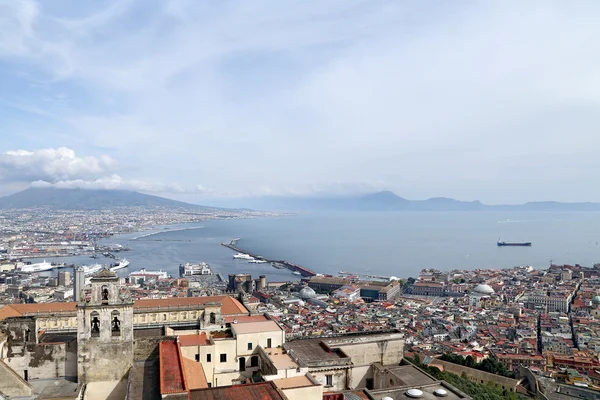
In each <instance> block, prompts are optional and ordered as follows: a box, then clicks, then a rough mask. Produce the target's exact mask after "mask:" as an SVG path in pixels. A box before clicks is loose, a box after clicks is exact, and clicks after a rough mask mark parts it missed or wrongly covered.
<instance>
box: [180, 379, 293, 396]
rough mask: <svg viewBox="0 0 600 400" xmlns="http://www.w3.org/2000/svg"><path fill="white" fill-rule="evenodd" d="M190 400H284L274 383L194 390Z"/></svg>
mask: <svg viewBox="0 0 600 400" xmlns="http://www.w3.org/2000/svg"><path fill="white" fill-rule="evenodd" d="M189 399H190V400H240V399H253V400H284V397H283V396H282V395H281V393H280V392H279V390H277V387H276V386H275V384H274V383H273V382H261V383H254V384H248V385H234V386H221V387H216V388H209V389H201V390H192V391H191V392H190V396H189Z"/></svg>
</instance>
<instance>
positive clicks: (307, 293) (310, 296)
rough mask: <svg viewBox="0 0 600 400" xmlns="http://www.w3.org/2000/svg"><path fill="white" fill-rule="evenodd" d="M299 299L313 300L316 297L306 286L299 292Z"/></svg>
mask: <svg viewBox="0 0 600 400" xmlns="http://www.w3.org/2000/svg"><path fill="white" fill-rule="evenodd" d="M300 297H301V298H303V299H314V298H315V297H317V293H316V292H315V291H314V290H313V289H312V288H309V287H308V286H307V287H305V288H303V289H302V290H301V291H300Z"/></svg>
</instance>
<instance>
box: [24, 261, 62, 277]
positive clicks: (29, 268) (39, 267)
mask: <svg viewBox="0 0 600 400" xmlns="http://www.w3.org/2000/svg"><path fill="white" fill-rule="evenodd" d="M54 268H55V266H54V265H52V264H51V263H49V262H48V261H46V260H44V261H43V262H41V263H35V264H28V265H23V266H22V267H21V269H20V272H25V273H28V274H29V273H32V272H42V271H49V270H51V269H54Z"/></svg>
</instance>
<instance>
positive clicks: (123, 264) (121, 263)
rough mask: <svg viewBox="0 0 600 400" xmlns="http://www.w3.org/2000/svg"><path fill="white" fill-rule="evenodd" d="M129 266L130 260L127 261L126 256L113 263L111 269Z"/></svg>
mask: <svg viewBox="0 0 600 400" xmlns="http://www.w3.org/2000/svg"><path fill="white" fill-rule="evenodd" d="M128 266H129V261H127V259H126V258H124V259H122V260H120V261H117V262H116V263H114V264H112V265H111V267H110V270H111V271H116V270H118V269H123V268H127V267H128Z"/></svg>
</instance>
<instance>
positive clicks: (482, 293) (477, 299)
mask: <svg viewBox="0 0 600 400" xmlns="http://www.w3.org/2000/svg"><path fill="white" fill-rule="evenodd" d="M494 293H495V290H494V289H493V288H492V287H491V286H490V285H486V284H485V283H480V284H478V285H477V286H475V287H474V288H473V290H472V291H471V293H470V294H469V304H471V305H472V306H475V307H481V305H482V302H483V301H485V300H488V299H489V298H490V296H492V295H493V294H494Z"/></svg>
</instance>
